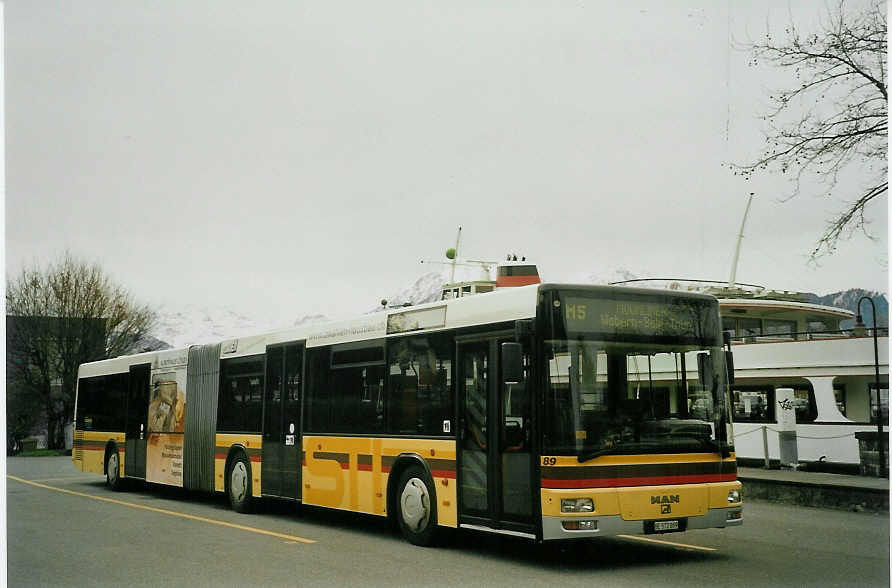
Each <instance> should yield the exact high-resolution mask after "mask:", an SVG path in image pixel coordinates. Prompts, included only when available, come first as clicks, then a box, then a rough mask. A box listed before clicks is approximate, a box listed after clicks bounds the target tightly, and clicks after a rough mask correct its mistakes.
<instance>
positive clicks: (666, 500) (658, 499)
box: [650, 494, 681, 504]
mask: <svg viewBox="0 0 892 588" xmlns="http://www.w3.org/2000/svg"><path fill="white" fill-rule="evenodd" d="M680 501H681V497H680V496H679V495H678V494H672V495H671V496H665V495H664V496H651V497H650V503H651V504H677V503H678V502H680Z"/></svg>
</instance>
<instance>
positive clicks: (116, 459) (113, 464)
mask: <svg viewBox="0 0 892 588" xmlns="http://www.w3.org/2000/svg"><path fill="white" fill-rule="evenodd" d="M105 484H106V485H107V486H108V487H109V488H111V489H112V490H115V491H118V490H120V489H121V484H122V480H121V458H120V456H119V455H118V448H117V447H113V448H112V450H111V451H109V452H108V455H107V456H106V457H105Z"/></svg>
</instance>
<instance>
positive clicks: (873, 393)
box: [868, 382, 889, 423]
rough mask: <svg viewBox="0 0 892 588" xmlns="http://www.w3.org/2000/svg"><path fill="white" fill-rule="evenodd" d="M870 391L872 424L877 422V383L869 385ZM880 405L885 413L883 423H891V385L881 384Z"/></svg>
mask: <svg viewBox="0 0 892 588" xmlns="http://www.w3.org/2000/svg"><path fill="white" fill-rule="evenodd" d="M868 390H869V391H870V422H871V423H876V422H877V387H876V383H874V382H871V383H870V384H869V385H868ZM880 405H881V406H882V411H883V422H884V423H888V422H889V384H888V383H887V382H880Z"/></svg>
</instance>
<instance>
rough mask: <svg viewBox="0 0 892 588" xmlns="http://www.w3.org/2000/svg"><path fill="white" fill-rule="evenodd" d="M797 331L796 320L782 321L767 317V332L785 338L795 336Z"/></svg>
mask: <svg viewBox="0 0 892 588" xmlns="http://www.w3.org/2000/svg"><path fill="white" fill-rule="evenodd" d="M795 332H796V321H781V320H775V319H765V334H766V335H773V336H775V337H783V338H785V339H787V338H789V339H792V338H793V333H795Z"/></svg>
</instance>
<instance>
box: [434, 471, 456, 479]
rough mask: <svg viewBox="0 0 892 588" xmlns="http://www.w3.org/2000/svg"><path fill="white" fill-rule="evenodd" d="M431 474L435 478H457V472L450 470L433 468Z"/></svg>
mask: <svg viewBox="0 0 892 588" xmlns="http://www.w3.org/2000/svg"><path fill="white" fill-rule="evenodd" d="M431 475H432V476H433V477H435V478H450V479H452V480H454V479H455V472H454V471H450V470H433V471H431Z"/></svg>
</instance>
